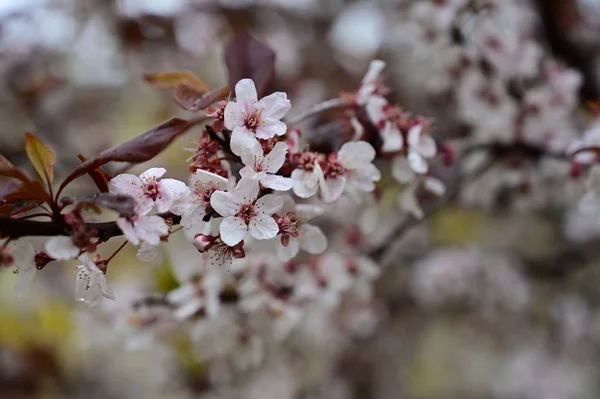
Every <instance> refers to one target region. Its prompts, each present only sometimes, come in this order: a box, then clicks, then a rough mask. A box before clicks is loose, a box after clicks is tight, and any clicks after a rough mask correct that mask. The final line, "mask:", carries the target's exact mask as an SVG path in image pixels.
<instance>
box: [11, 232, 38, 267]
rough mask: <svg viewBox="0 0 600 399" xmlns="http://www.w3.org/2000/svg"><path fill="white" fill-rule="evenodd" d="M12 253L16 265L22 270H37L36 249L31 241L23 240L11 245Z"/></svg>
mask: <svg viewBox="0 0 600 399" xmlns="http://www.w3.org/2000/svg"><path fill="white" fill-rule="evenodd" d="M10 251H11V254H12V257H13V259H14V263H15V265H17V266H18V267H19V271H20V270H30V269H35V263H34V262H35V249H33V245H31V243H30V242H29V241H27V240H26V239H24V238H21V239H19V240H17V241H13V242H11V243H10Z"/></svg>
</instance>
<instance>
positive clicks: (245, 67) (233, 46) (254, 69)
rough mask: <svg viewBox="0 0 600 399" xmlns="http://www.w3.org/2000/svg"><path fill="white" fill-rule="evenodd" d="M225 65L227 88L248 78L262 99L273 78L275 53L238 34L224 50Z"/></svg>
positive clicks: (248, 35) (252, 39) (247, 35)
mask: <svg viewBox="0 0 600 399" xmlns="http://www.w3.org/2000/svg"><path fill="white" fill-rule="evenodd" d="M225 63H226V64H227V68H228V70H229V88H230V89H231V90H232V91H233V89H234V87H235V84H236V83H237V82H238V81H240V80H241V79H244V78H250V79H252V80H253V81H254V84H255V85H256V91H257V93H258V96H259V97H262V96H263V95H264V94H265V93H267V90H268V89H269V86H270V84H271V82H272V81H273V78H274V76H275V53H274V52H273V50H271V49H270V48H269V47H268V46H267V45H266V44H264V43H263V42H261V41H259V40H257V39H255V38H254V37H252V36H250V34H248V33H247V32H241V33H238V34H237V35H236V36H235V37H234V38H233V39H232V40H231V41H230V42H229V43H228V44H227V47H226V48H225Z"/></svg>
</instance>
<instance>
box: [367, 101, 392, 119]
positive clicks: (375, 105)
mask: <svg viewBox="0 0 600 399" xmlns="http://www.w3.org/2000/svg"><path fill="white" fill-rule="evenodd" d="M386 105H388V101H387V100H386V99H385V98H384V97H381V96H372V97H370V98H369V100H368V102H367V105H366V106H365V109H366V111H367V116H368V117H369V120H370V121H371V122H373V124H374V125H377V124H378V123H379V122H381V121H383V120H384V119H386V115H385V112H383V109H384V107H385V106H386Z"/></svg>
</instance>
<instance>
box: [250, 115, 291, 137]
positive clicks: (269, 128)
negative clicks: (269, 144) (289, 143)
mask: <svg viewBox="0 0 600 399" xmlns="http://www.w3.org/2000/svg"><path fill="white" fill-rule="evenodd" d="M286 132H287V125H286V124H285V123H283V122H281V121H280V120H277V119H271V118H265V119H263V121H262V123H261V124H260V125H258V127H257V128H256V137H257V138H259V139H270V138H273V137H275V136H283V135H284V134H285V133H286Z"/></svg>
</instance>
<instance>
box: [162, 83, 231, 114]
mask: <svg viewBox="0 0 600 399" xmlns="http://www.w3.org/2000/svg"><path fill="white" fill-rule="evenodd" d="M228 95H229V88H228V87H227V86H221V87H217V88H215V89H212V90H211V91H209V92H207V93H202V92H199V91H197V90H195V89H194V88H193V87H191V86H188V85H187V84H185V83H180V84H178V85H177V87H176V88H175V92H174V93H173V99H174V100H175V102H176V103H177V104H178V105H179V106H180V107H181V108H183V109H185V110H186V111H194V112H195V111H200V110H203V109H205V108H206V107H208V106H209V105H211V104H213V103H215V102H217V101H219V100H222V99H224V98H226V97H227V96H228Z"/></svg>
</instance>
